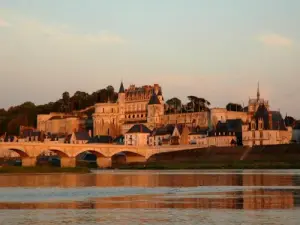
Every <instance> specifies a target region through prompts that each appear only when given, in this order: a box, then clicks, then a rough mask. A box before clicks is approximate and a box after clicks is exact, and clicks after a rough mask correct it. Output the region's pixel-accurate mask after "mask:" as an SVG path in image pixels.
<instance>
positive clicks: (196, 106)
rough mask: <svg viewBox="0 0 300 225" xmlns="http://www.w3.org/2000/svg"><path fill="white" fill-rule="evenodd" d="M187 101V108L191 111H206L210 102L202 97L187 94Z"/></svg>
mask: <svg viewBox="0 0 300 225" xmlns="http://www.w3.org/2000/svg"><path fill="white" fill-rule="evenodd" d="M188 99H189V102H188V104H187V107H186V108H187V110H188V111H192V112H201V111H208V110H209V106H210V102H209V101H207V100H206V99H204V98H199V97H196V96H188Z"/></svg>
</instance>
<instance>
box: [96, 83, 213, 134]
mask: <svg viewBox="0 0 300 225" xmlns="http://www.w3.org/2000/svg"><path fill="white" fill-rule="evenodd" d="M208 118H209V113H208V112H196V113H184V114H170V115H166V114H165V103H164V98H163V94H162V88H161V87H160V86H159V85H158V84H154V85H153V86H151V85H145V86H142V87H136V86H135V85H130V86H129V88H128V89H125V88H124V85H123V82H122V83H121V85H120V89H119V93H118V100H117V102H116V103H112V102H110V101H108V102H107V103H97V104H96V105H95V113H94V114H93V121H94V135H110V136H118V135H120V134H124V133H126V132H127V131H128V130H129V129H130V128H131V127H132V126H133V125H134V124H137V123H139V124H145V125H146V126H147V127H149V128H150V129H154V128H155V127H160V126H163V125H166V124H190V125H191V124H193V125H195V126H201V127H207V126H208Z"/></svg>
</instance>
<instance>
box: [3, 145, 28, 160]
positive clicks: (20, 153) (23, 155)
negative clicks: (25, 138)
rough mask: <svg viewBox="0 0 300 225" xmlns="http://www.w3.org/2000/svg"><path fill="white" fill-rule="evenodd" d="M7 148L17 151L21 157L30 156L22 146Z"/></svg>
mask: <svg viewBox="0 0 300 225" xmlns="http://www.w3.org/2000/svg"><path fill="white" fill-rule="evenodd" d="M5 150H8V151H12V152H15V153H17V154H19V156H20V158H27V157H29V155H28V154H27V152H25V150H24V149H22V148H15V147H11V148H7V149H5Z"/></svg>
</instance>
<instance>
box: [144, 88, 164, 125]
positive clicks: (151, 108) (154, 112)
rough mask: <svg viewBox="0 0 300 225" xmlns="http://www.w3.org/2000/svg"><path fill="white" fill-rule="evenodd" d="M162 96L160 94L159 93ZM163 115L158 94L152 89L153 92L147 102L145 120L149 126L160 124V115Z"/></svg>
mask: <svg viewBox="0 0 300 225" xmlns="http://www.w3.org/2000/svg"><path fill="white" fill-rule="evenodd" d="M160 96H161V97H162V95H160ZM163 115H164V105H163V104H162V103H161V102H160V100H159V97H158V95H157V94H156V93H155V91H154V90H153V94H152V96H151V98H150V101H149V103H148V116H147V122H148V124H149V126H150V127H151V128H154V127H156V125H159V124H161V117H162V116H163Z"/></svg>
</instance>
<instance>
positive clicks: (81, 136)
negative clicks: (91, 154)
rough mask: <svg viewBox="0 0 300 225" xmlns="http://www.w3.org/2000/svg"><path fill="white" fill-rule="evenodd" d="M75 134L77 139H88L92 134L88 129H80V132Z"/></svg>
mask: <svg viewBox="0 0 300 225" xmlns="http://www.w3.org/2000/svg"><path fill="white" fill-rule="evenodd" d="M74 134H75V137H76V140H77V141H87V140H89V139H90V135H89V133H88V132H86V131H78V132H75V133H74Z"/></svg>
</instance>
